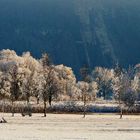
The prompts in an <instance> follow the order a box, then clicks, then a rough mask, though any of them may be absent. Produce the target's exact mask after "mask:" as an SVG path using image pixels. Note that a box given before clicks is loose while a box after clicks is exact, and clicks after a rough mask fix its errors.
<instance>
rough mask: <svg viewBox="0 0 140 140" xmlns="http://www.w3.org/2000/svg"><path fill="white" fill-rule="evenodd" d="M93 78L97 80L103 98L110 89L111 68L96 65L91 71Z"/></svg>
mask: <svg viewBox="0 0 140 140" xmlns="http://www.w3.org/2000/svg"><path fill="white" fill-rule="evenodd" d="M92 75H93V79H94V80H95V81H96V82H97V84H98V88H99V93H100V95H101V96H103V98H104V99H106V98H107V95H108V94H109V93H110V92H111V91H112V82H113V79H114V73H113V70H112V69H111V70H110V69H107V68H102V67H96V68H95V70H94V71H93V72H92Z"/></svg>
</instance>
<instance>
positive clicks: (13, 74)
mask: <svg viewBox="0 0 140 140" xmlns="http://www.w3.org/2000/svg"><path fill="white" fill-rule="evenodd" d="M8 74H9V81H10V99H11V101H12V116H14V102H15V101H17V100H18V99H19V97H20V96H21V94H22V92H21V85H22V73H19V71H18V66H17V65H13V66H12V67H11V68H10V70H9V73H8Z"/></svg>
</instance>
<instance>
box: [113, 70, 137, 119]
mask: <svg viewBox="0 0 140 140" xmlns="http://www.w3.org/2000/svg"><path fill="white" fill-rule="evenodd" d="M115 75H116V74H115ZM132 75H133V74H132V73H131V71H130V70H128V71H126V70H125V71H123V72H121V73H120V74H119V75H117V76H115V80H114V83H113V91H114V94H115V99H116V100H118V102H119V107H120V119H121V118H122V115H123V107H124V106H126V107H127V108H128V109H130V108H131V107H133V106H134V105H135V101H136V100H137V94H136V90H135V84H134V76H132Z"/></svg>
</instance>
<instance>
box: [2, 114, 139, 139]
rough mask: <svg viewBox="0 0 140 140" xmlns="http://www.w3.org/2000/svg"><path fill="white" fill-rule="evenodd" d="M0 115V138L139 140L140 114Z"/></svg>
mask: <svg viewBox="0 0 140 140" xmlns="http://www.w3.org/2000/svg"><path fill="white" fill-rule="evenodd" d="M0 115H1V116H4V117H5V119H6V120H7V121H8V123H7V124H0V140H140V116H124V118H123V119H122V120H120V119H119V116H118V115H112V114H110V115H97V114H96V115H95V114H93V115H88V116H87V117H86V118H85V119H83V118H82V116H81V115H66V114H65V115H63V114H47V117H46V118H44V117H42V114H33V116H32V117H27V116H26V117H21V115H20V114H16V115H15V117H11V114H0Z"/></svg>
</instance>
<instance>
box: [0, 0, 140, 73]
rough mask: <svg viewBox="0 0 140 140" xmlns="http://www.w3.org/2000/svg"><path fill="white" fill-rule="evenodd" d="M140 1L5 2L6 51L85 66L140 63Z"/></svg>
mask: <svg viewBox="0 0 140 140" xmlns="http://www.w3.org/2000/svg"><path fill="white" fill-rule="evenodd" d="M139 13H140V1H139V0H131V1H128V0H117V1H115V0H0V49H4V48H5V49H6V48H10V49H14V50H15V51H16V52H17V53H19V54H21V53H22V52H23V51H31V52H32V54H33V56H35V57H40V56H41V53H42V52H44V51H47V52H48V53H49V54H50V55H51V56H52V59H53V60H54V62H55V63H56V64H60V63H63V64H65V65H67V66H71V67H72V68H73V69H74V70H75V72H76V73H78V72H79V69H80V67H82V66H83V65H84V64H88V65H89V66H90V67H91V68H93V67H94V66H107V67H112V65H113V64H114V63H115V62H116V61H118V62H119V63H120V64H121V65H122V66H125V67H126V66H128V65H129V64H131V65H132V64H133V65H135V64H136V63H139V62H140V55H139V52H140V14H139Z"/></svg>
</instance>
